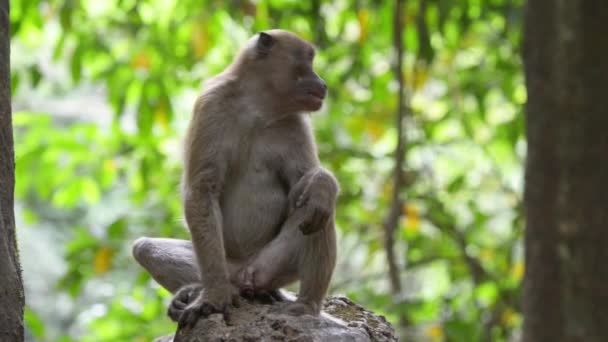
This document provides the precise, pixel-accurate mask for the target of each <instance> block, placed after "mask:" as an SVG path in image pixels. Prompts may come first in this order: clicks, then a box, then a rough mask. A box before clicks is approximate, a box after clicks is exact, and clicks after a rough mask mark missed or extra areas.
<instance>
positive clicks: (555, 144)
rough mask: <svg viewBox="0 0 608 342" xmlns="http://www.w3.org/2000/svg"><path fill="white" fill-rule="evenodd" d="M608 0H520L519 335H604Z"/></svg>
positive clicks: (607, 301) (607, 299)
mask: <svg viewBox="0 0 608 342" xmlns="http://www.w3.org/2000/svg"><path fill="white" fill-rule="evenodd" d="M607 24H608V1H606V0H559V1H553V0H529V1H528V4H527V9H526V18H525V33H524V34H525V38H524V55H523V57H524V65H525V74H526V84H527V89H528V104H527V108H526V113H527V115H526V125H527V132H526V134H527V139H528V157H527V162H526V175H525V182H526V189H525V196H524V197H525V206H526V214H527V215H526V216H527V217H526V234H525V245H526V273H525V279H524V286H523V313H524V333H523V337H524V341H535V342H537V341H540V342H542V341H608V314H607V313H608V267H606V262H607V261H608V93H607V91H606V89H608V88H607V83H608V39H607V38H606V32H607V31H606V25H607Z"/></svg>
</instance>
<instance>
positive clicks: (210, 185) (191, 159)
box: [180, 107, 233, 325]
mask: <svg viewBox="0 0 608 342" xmlns="http://www.w3.org/2000/svg"><path fill="white" fill-rule="evenodd" d="M203 115H204V112H203V109H202V108H201V107H198V111H195V115H194V116H193V121H192V123H191V126H190V129H189V132H188V135H187V137H186V146H185V165H184V179H183V197H184V214H185V218H186V223H187V225H188V229H189V230H190V234H191V237H192V246H193V249H194V252H195V255H196V260H197V264H198V266H199V270H200V272H201V274H200V275H201V283H202V284H201V285H202V287H203V289H204V291H201V292H200V294H199V295H198V297H197V298H196V299H195V300H194V301H193V302H192V303H191V304H190V305H189V306H188V307H187V308H186V309H185V310H184V313H183V314H182V316H181V318H180V325H193V324H194V323H196V321H197V319H198V317H199V316H206V315H209V314H211V313H213V312H225V310H226V307H227V306H228V304H229V303H230V302H231V301H232V295H233V292H232V290H233V289H232V287H231V286H230V282H229V276H228V267H227V262H226V255H225V250H224V241H223V234H222V211H221V208H220V205H219V197H220V193H221V191H222V186H223V181H224V177H225V173H226V169H227V163H226V161H225V160H224V157H223V156H224V155H225V154H224V153H221V150H220V149H221V146H220V145H219V144H217V143H216V142H217V141H219V140H220V139H219V138H218V137H217V136H216V135H217V134H221V133H222V131H221V127H216V125H214V122H213V120H212V119H213V118H209V117H205V120H207V121H206V123H205V125H203V124H202V120H203Z"/></svg>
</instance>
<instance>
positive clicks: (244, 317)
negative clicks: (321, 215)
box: [155, 296, 397, 342]
mask: <svg viewBox="0 0 608 342" xmlns="http://www.w3.org/2000/svg"><path fill="white" fill-rule="evenodd" d="M280 305H281V303H277V304H261V303H257V302H250V301H243V303H242V304H241V306H240V307H239V308H235V309H232V310H231V311H230V316H229V319H228V321H227V322H226V321H224V319H223V317H222V315H219V314H215V315H211V316H209V317H208V318H206V319H201V320H199V321H198V323H197V324H196V326H195V327H194V328H192V329H187V328H184V329H182V330H179V331H177V333H176V334H175V337H174V336H164V337H160V338H158V339H156V340H155V342H171V341H173V342H199V341H200V342H202V341H205V342H206V341H212V342H215V341H217V342H219V341H223V342H232V341H234V342H237V341H251V342H254V341H291V342H316V341H332V342H333V341H355V342H367V341H397V337H396V335H395V331H394V330H393V328H392V327H391V325H390V323H389V322H387V321H386V319H385V318H384V316H378V315H376V314H374V313H373V312H370V311H368V310H366V309H365V308H363V307H362V306H360V305H358V304H356V303H354V302H352V301H351V300H350V299H348V298H346V297H343V296H333V297H329V298H327V299H326V300H325V303H324V305H323V313H322V314H321V315H320V316H319V317H313V316H308V315H305V316H300V317H294V316H288V315H283V314H278V313H275V312H274V311H276V309H277V308H278V307H280Z"/></svg>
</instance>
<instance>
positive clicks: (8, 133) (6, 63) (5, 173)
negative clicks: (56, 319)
mask: <svg viewBox="0 0 608 342" xmlns="http://www.w3.org/2000/svg"><path fill="white" fill-rule="evenodd" d="M9 22H10V21H9V5H8V0H0V341H7V342H12V341H23V305H24V298H23V283H22V281H21V267H20V265H19V258H18V253H17V244H16V240H15V218H14V212H13V210H14V209H13V191H14V187H15V159H14V152H13V128H12V120H11V86H10V32H9Z"/></svg>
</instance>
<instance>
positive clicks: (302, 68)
mask: <svg viewBox="0 0 608 342" xmlns="http://www.w3.org/2000/svg"><path fill="white" fill-rule="evenodd" d="M309 69H310V68H309V67H308V66H306V65H303V64H298V65H297V66H296V69H295V72H296V77H297V78H301V77H302V76H304V75H306V74H307V73H308V70H309Z"/></svg>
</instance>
